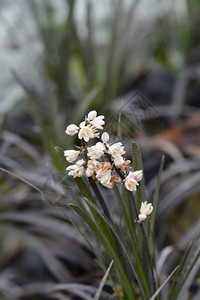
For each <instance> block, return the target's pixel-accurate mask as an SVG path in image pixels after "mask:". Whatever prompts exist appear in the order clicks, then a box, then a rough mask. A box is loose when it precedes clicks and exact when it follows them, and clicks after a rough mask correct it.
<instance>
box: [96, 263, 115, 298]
mask: <svg viewBox="0 0 200 300" xmlns="http://www.w3.org/2000/svg"><path fill="white" fill-rule="evenodd" d="M112 265H113V260H112V261H111V263H110V264H109V266H108V269H107V270H106V273H105V274H104V276H103V278H102V280H101V282H100V285H99V287H98V290H97V292H96V294H95V296H94V300H99V299H100V296H101V292H102V290H103V287H104V285H105V282H106V280H107V277H108V275H109V273H110V270H111V268H112Z"/></svg>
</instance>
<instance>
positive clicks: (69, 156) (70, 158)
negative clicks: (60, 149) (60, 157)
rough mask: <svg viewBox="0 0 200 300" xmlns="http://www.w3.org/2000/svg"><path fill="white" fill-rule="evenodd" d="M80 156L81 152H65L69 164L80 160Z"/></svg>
mask: <svg viewBox="0 0 200 300" xmlns="http://www.w3.org/2000/svg"><path fill="white" fill-rule="evenodd" d="M79 154H80V151H76V150H65V151H64V156H66V160H67V161H68V162H73V161H75V160H76V159H77V158H78V156H79Z"/></svg>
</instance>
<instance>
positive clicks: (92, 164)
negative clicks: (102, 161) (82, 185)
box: [85, 159, 99, 177]
mask: <svg viewBox="0 0 200 300" xmlns="http://www.w3.org/2000/svg"><path fill="white" fill-rule="evenodd" d="M98 164H99V162H98V161H97V160H95V159H91V160H89V161H88V164H87V170H86V171H85V174H86V176H87V177H91V176H93V175H94V174H95V172H96V171H97V169H98Z"/></svg>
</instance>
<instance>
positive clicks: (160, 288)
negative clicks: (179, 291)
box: [150, 266, 179, 300]
mask: <svg viewBox="0 0 200 300" xmlns="http://www.w3.org/2000/svg"><path fill="white" fill-rule="evenodd" d="M178 267H179V266H177V267H176V268H175V269H174V270H173V271H172V272H171V274H170V275H169V276H168V277H167V279H166V280H165V281H164V282H163V283H162V284H161V286H160V287H159V288H158V289H157V291H156V292H155V294H154V295H153V296H152V297H151V299H150V300H155V299H156V297H157V296H158V295H159V293H160V291H161V290H162V288H163V287H164V286H165V285H166V283H167V282H168V281H169V280H170V278H171V277H172V276H173V275H174V273H175V272H176V270H177V269H178Z"/></svg>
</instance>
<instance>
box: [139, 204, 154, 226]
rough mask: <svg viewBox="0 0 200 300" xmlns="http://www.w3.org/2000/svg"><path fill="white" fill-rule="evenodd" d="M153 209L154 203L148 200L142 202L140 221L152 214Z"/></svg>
mask: <svg viewBox="0 0 200 300" xmlns="http://www.w3.org/2000/svg"><path fill="white" fill-rule="evenodd" d="M152 211H153V205H152V204H151V203H147V201H145V202H142V204H141V208H140V214H139V216H138V223H141V222H143V221H144V220H146V218H147V216H148V215H150V214H151V213H152Z"/></svg>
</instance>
